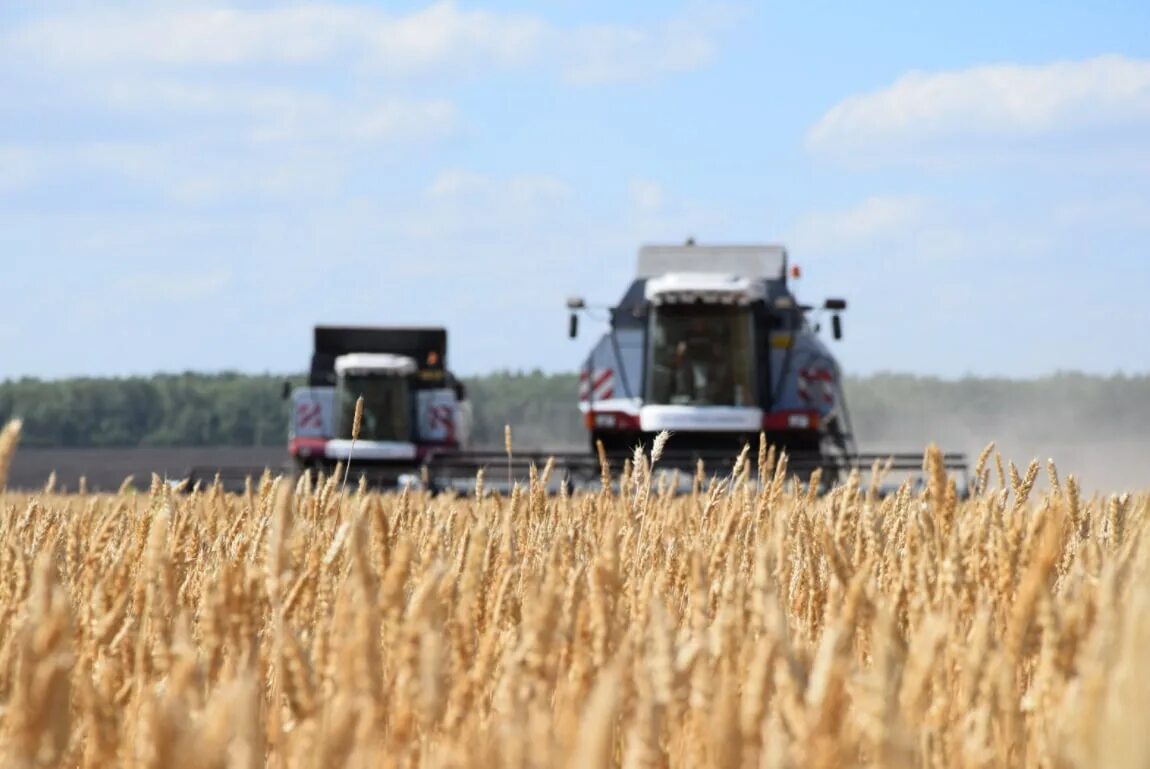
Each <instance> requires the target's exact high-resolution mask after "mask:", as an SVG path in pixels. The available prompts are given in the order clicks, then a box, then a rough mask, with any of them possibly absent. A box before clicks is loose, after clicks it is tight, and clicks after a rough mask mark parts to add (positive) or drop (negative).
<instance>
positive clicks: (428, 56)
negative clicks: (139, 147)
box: [0, 0, 731, 83]
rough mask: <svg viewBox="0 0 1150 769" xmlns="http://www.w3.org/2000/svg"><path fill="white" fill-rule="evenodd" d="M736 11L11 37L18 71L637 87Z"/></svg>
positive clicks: (99, 24) (310, 13)
mask: <svg viewBox="0 0 1150 769" xmlns="http://www.w3.org/2000/svg"><path fill="white" fill-rule="evenodd" d="M730 15H731V14H730V13H729V12H727V11H723V12H716V11H713V10H712V11H709V12H708V13H706V14H698V13H688V14H683V15H682V16H679V17H672V18H670V19H669V20H667V21H664V22H662V23H658V24H655V25H652V26H651V27H641V26H627V25H606V24H604V25H594V26H583V27H572V28H563V27H557V26H555V25H552V24H550V23H548V22H546V21H544V20H543V19H541V18H539V17H537V16H533V15H528V14H522V13H500V12H492V11H480V10H465V9H461V8H459V7H458V5H457V4H456V3H455V2H454V1H453V0H439V2H435V3H432V4H431V5H429V6H427V7H425V8H422V9H420V10H417V11H414V12H411V13H407V14H403V15H399V14H393V13H388V12H386V11H383V10H380V9H378V8H375V7H372V6H367V5H347V4H340V3H337V2H326V3H311V4H306V5H294V6H288V7H279V6H271V7H263V8H252V9H240V8H237V7H228V6H224V5H211V6H207V7H204V6H197V5H188V6H185V5H176V6H170V5H161V6H159V7H152V8H148V9H145V10H142V9H140V8H124V7H121V8H117V9H106V8H101V9H99V10H87V11H81V12H77V13H72V14H69V15H63V14H57V15H52V16H47V17H43V18H39V19H34V20H32V21H29V22H26V23H24V24H22V25H17V26H16V27H15V28H14V29H11V30H10V31H8V32H7V33H6V34H0V50H5V49H6V50H7V51H8V56H9V57H15V58H14V60H13V61H14V63H20V62H23V63H25V64H31V65H32V66H33V67H36V68H40V67H50V68H64V69H76V68H91V67H97V68H110V69H121V68H125V67H127V68H136V67H140V66H147V67H160V68H170V69H191V68H198V69H204V68H209V69H210V68H223V67H230V68H236V67H241V66H252V65H256V66H258V65H281V66H295V67H301V68H302V67H314V66H317V65H323V64H331V65H340V66H346V65H347V64H352V65H354V66H357V67H359V68H361V69H362V70H364V71H366V72H370V73H376V74H380V75H388V76H393V77H411V76H418V75H427V74H437V73H442V72H445V71H448V72H455V73H461V74H473V73H475V72H477V71H490V70H492V69H500V68H511V67H530V68H537V67H539V66H541V65H542V66H544V67H550V68H552V69H557V70H560V71H561V72H562V73H563V74H564V76H565V78H566V79H567V80H569V81H571V82H576V83H603V82H611V81H634V80H641V79H647V78H650V77H654V76H657V75H660V74H664V73H676V72H684V71H689V70H693V69H698V68H699V67H702V66H705V65H706V64H708V63H709V61H710V59H711V58H712V56H713V53H714V49H715V42H714V38H715V37H716V36H717V35H718V34H719V33H720V32H721V31H722V30H723V29H724V28H725V27H726V26H728V23H729V19H730Z"/></svg>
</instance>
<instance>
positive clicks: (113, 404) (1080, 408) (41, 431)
mask: <svg viewBox="0 0 1150 769" xmlns="http://www.w3.org/2000/svg"><path fill="white" fill-rule="evenodd" d="M285 378H286V379H290V380H292V381H294V382H297V383H298V382H300V381H302V376H292V377H284V376H275V375H271V374H263V375H247V374H238V373H222V374H198V373H183V374H162V375H156V376H151V377H129V378H78V379H65V380H52V381H44V380H38V379H31V378H24V379H17V380H8V381H3V382H0V423H2V422H4V421H7V420H8V419H9V418H12V417H20V418H22V419H23V420H24V431H23V438H22V441H21V443H22V445H24V446H30V447H132V446H275V445H281V444H283V443H284V442H285V441H286V438H287V419H288V408H287V405H286V404H285V402H284V401H283V399H282V397H281V395H282V387H283V382H284V380H285ZM464 383H465V385H466V386H467V388H468V391H469V393H470V398H471V401H472V404H473V407H474V413H475V432H474V438H475V442H476V443H477V444H479V445H482V446H488V447H502V445H503V429H504V425H511V427H512V433H513V440H514V443H515V445H516V446H519V447H520V448H523V449H530V448H545V447H546V448H577V447H582V446H584V445H585V443H586V434H585V432H584V430H583V427H582V425H581V420H580V415H579V412H578V411H577V409H576V407H575V397H576V392H577V387H578V380H577V376H576V375H575V374H545V373H542V372H539V371H533V372H518V373H513V372H499V373H494V374H490V375H488V376H482V377H473V378H467V379H464ZM846 389H847V395H848V398H847V401H848V404H849V406H850V409H851V417H852V419H853V422H854V425H855V432H856V435H858V436H859V439H860V442H866V441H882V440H891V441H894V440H910V441H918V440H928V439H930V438H932V437H933V436H936V435H938V436H940V437H945V436H947V435H956V434H960V433H961V434H964V435H965V434H972V435H982V434H988V435H995V434H996V431H998V432H1001V431H1003V430H1006V429H1009V430H1010V431H1011V432H1012V433H1013V434H1022V435H1025V436H1031V437H1034V438H1039V439H1040V438H1043V437H1046V436H1049V435H1053V434H1058V435H1073V434H1075V433H1076V432H1083V433H1085V432H1089V433H1091V434H1093V435H1099V434H1105V435H1107V436H1116V437H1126V438H1139V437H1140V436H1141V437H1145V436H1147V435H1150V375H1139V376H1122V375H1116V376H1109V377H1102V376H1088V375H1083V374H1057V375H1052V376H1048V377H1042V378H1037V379H1029V380H1008V379H988V378H964V379H957V380H941V379H937V378H932V377H918V376H910V375H896V374H880V375H875V376H868V377H851V378H848V379H847V382H846Z"/></svg>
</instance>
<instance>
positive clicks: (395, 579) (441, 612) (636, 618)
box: [0, 439, 1150, 769]
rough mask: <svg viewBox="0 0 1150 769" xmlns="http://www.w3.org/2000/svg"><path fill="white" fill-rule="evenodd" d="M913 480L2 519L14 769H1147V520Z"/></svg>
mask: <svg viewBox="0 0 1150 769" xmlns="http://www.w3.org/2000/svg"><path fill="white" fill-rule="evenodd" d="M0 443H3V439H0ZM4 453H5V450H4V447H3V446H0V455H2V454H4ZM2 460H3V457H2V456H0V463H2ZM656 468H657V465H656ZM928 470H929V472H928V478H929V482H928V483H927V484H926V488H925V489H924V490H923V491H921V492H912V490H911V487H910V486H904V487H903V488H902V490H901V491H900V492H899V493H898V494H895V495H893V496H888V497H885V498H882V499H880V498H877V497H876V496H874V495H873V494H871V493H869V492H866V491H864V490H862V489H861V488H860V485H859V481H858V478H857V477H855V476H852V477H851V478H850V479H849V480H848V481H847V482H846V483H845V484H843V485H841V486H838V487H836V488H834V489H833V490H832V491H830V492H829V493H825V494H821V495H820V494H816V493H814V492H813V491H811V490H810V489H807V488H804V487H803V486H802V485H801V484H798V483H796V482H794V481H787V480H785V478H786V472H785V458H783V457H779V458H778V459H777V460H776V459H775V458H774V457H773V455H772V453H771V452H770V451H763V452H750V453H749V454H745V455H744V457H743V459H742V460H741V462H740V464H739V465H738V466H737V468H736V472H734V473H733V474H731V475H730V476H728V477H726V478H722V479H706V480H703V479H699V480H698V481H697V482H696V483H695V485H694V490H693V491H692V493H690V494H683V495H677V496H676V495H672V494H670V493H669V491H668V489H669V484H667V483H665V482H664V481H662V480H660V479H659V478H658V477H657V476H656V474H655V473H653V472H652V469H651V467H650V458H649V457H641V458H640V459H639V462H638V463H637V465H636V466H634V467H633V468H630V470H629V471H628V473H627V474H625V476H624V477H623V478H621V479H620V478H616V479H613V480H614V481H617V483H615V484H613V486H614V488H604V489H602V490H599V491H592V492H582V493H577V494H573V495H565V494H560V495H558V496H549V495H547V494H546V493H545V491H544V489H545V488H546V482H547V480H548V475H549V473H550V472H551V471H550V470H549V469H548V468H540V469H539V471H538V473H533V474H532V478H531V479H530V480H529V481H527V482H525V483H524V485H523V486H522V487H516V488H515V489H514V491H513V492H512V493H511V494H510V495H500V494H497V493H491V492H485V491H484V490H483V489H482V479H480V482H479V485H480V488H479V489H477V492H476V493H475V494H470V495H467V496H449V495H439V496H436V497H431V496H429V495H426V494H424V493H423V492H418V491H410V490H409V491H405V492H403V493H389V494H378V493H372V492H368V491H366V490H364V489H362V488H359V489H357V488H355V484H354V482H353V483H352V487H351V488H350V489H348V490H346V491H344V490H343V489H342V488H341V484H340V483H339V481H338V480H337V479H336V478H334V477H332V478H326V479H323V478H319V479H313V478H310V477H304V478H301V479H299V480H298V481H292V480H290V479H284V478H272V477H270V476H265V477H264V478H262V479H257V480H256V481H255V482H254V483H253V484H252V485H251V487H250V488H249V490H248V491H247V492H246V493H244V494H238V495H237V494H227V493H225V492H224V491H223V490H222V489H220V488H204V489H198V490H194V491H192V492H191V493H180V492H179V491H178V490H174V489H172V488H171V487H170V486H169V485H167V484H165V483H162V482H161V481H160V480H159V479H155V480H154V481H153V484H152V488H151V491H150V493H136V492H133V491H130V490H128V489H127V488H125V489H124V490H122V491H121V493H119V494H114V495H113V494H108V495H62V494H57V493H55V492H54V491H53V490H52V489H51V488H47V489H44V490H43V491H41V492H40V493H36V494H23V493H20V494H18V493H13V492H9V493H5V494H2V495H0V512H2V516H0V614H2V615H3V620H2V621H0V703H2V706H0V707H2V710H0V753H2V757H0V761H2V764H0V765H2V766H4V767H18V768H23V767H56V766H61V767H74V766H75V767H115V766H120V767H157V768H159V767H173V768H177V769H193V768H194V769H208V768H209V767H263V766H268V767H292V768H296V767H298V768H300V769H303V768H305V767H316V768H319V767H336V766H348V767H442V768H446V767H461V768H462V767H540V768H542V767H608V766H624V767H832V766H834V767H837V766H843V767H850V766H883V767H944V766H945V767H1002V766H1019V767H1144V766H1147V765H1150V740H1148V739H1147V738H1146V736H1145V728H1144V727H1143V726H1142V724H1141V723H1140V721H1141V717H1142V715H1143V714H1145V713H1146V712H1148V710H1150V686H1147V684H1146V682H1147V681H1150V678H1147V674H1148V671H1147V662H1148V661H1150V582H1148V576H1150V574H1148V573H1147V565H1148V558H1147V546H1146V537H1145V536H1144V534H1143V531H1144V528H1145V524H1146V521H1147V516H1148V514H1150V497H1148V496H1146V495H1140V496H1135V495H1126V496H1118V495H1113V496H1100V495H1099V496H1093V497H1091V498H1083V497H1082V495H1081V494H1080V493H1079V490H1078V488H1077V485H1076V484H1075V482H1074V481H1073V479H1072V478H1071V477H1066V478H1059V477H1058V472H1057V470H1056V469H1055V468H1054V467H1053V465H1050V466H1048V467H1046V468H1041V467H1040V465H1039V464H1038V463H1033V464H1031V465H1030V467H1029V468H1028V469H1025V470H1021V471H1020V470H1016V469H1015V468H1014V467H1013V465H1009V464H1007V465H1006V466H1005V467H1004V465H1003V463H1002V462H1001V461H998V462H996V457H995V455H993V454H992V453H991V452H989V451H988V452H986V453H985V454H984V455H983V457H982V458H981V460H980V462H979V467H978V469H977V472H976V474H975V486H976V488H975V490H974V493H973V494H972V495H971V497H970V498H968V499H959V497H958V495H957V494H956V490H955V488H954V486H953V484H951V483H948V481H947V479H946V477H945V475H944V474H943V471H942V469H941V466H940V465H939V461H938V455H937V452H936V451H933V452H932V453H930V455H929V459H928ZM492 472H493V473H495V472H497V470H496V469H493V470H492ZM1040 472H1041V473H1042V475H1043V476H1044V477H1043V479H1042V486H1043V489H1042V491H1041V492H1039V491H1038V487H1037V485H1036V482H1037V481H1038V480H1039V479H1038V476H1039V474H1040ZM0 482H2V480H0Z"/></svg>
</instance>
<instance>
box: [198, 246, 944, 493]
mask: <svg viewBox="0 0 1150 769" xmlns="http://www.w3.org/2000/svg"><path fill="white" fill-rule="evenodd" d="M797 276H798V271H797V268H790V267H789V266H788V263H787V253H786V251H785V249H783V248H782V247H780V246H696V245H695V244H694V243H693V242H691V241H688V243H687V244H686V245H682V246H646V247H644V248H642V249H641V250H640V252H639V259H638V269H637V271H636V275H635V279H634V280H633V281H632V283H631V285H630V286H629V287H628V289H627V291H626V292H625V293H624V294H623V298H622V299H621V300H620V301H619V303H618V304H617V305H615V306H613V307H609V308H607V307H600V308H596V307H594V306H591V305H588V304H587V303H586V302H585V301H584V300H582V299H572V300H569V301H568V307H569V309H570V310H571V318H570V329H569V333H570V336H571V337H572V338H575V337H576V336H577V335H578V327H579V320H580V315H582V314H587V313H589V312H593V311H594V310H596V309H599V310H606V311H607V312H608V314H609V320H610V327H609V329H608V330H607V331H606V333H604V334H603V336H602V337H601V338H600V339H599V341H598V342H597V343H596V344H595V346H594V347H593V348H592V350H591V354H590V356H589V357H588V358H587V359H586V361H585V363H584V364H583V366H582V369H581V372H580V388H579V394H578V398H579V400H578V408H579V410H580V411H581V412H582V414H583V419H584V422H585V424H586V426H587V430H588V449H587V450H586V451H580V452H568V451H540V452H530V453H523V452H518V451H513V452H512V454H511V456H510V457H509V456H508V455H507V454H506V453H504V452H503V451H477V450H474V449H471V448H470V447H469V445H468V436H469V433H470V428H471V410H470V405H469V404H468V401H467V398H466V393H465V392H464V389H463V387H462V385H461V384H460V383H459V382H458V381H457V380H456V379H455V378H454V377H453V376H452V375H451V373H450V372H449V371H448V369H447V368H446V357H447V334H446V331H445V330H444V329H440V328H418V329H410V328H409V329H401V328H346V327H324V326H321V327H317V328H316V329H315V347H314V351H313V354H312V365H311V370H310V373H309V377H308V382H307V386H306V387H299V388H295V389H294V390H292V389H290V388H289V389H285V397H287V398H289V399H290V401H291V415H292V416H291V430H290V439H289V447H288V448H289V454H290V456H291V460H292V467H293V468H294V469H295V470H296V471H301V470H305V469H311V470H314V471H320V472H324V473H325V474H328V475H330V473H331V472H332V471H333V470H334V469H335V468H336V467H337V465H339V464H346V462H347V460H348V459H349V457H350V459H351V471H350V473H351V478H352V479H353V480H357V479H358V478H359V477H360V476H366V477H367V479H368V481H369V482H371V483H372V484H375V485H382V486H395V485H400V484H404V483H422V484H426V485H428V486H430V487H431V488H433V489H447V488H455V489H458V490H466V489H469V488H471V487H472V486H473V485H474V481H475V476H476V473H477V472H478V471H479V470H480V469H485V470H486V478H487V480H486V483H487V485H488V486H489V487H497V486H503V485H505V484H506V483H509V482H515V481H522V480H524V479H525V478H526V475H527V473H528V472H529V469H530V467H531V466H532V465H534V466H536V467H537V468H542V467H543V466H544V465H545V464H546V462H547V461H548V459H553V460H554V462H555V472H554V474H553V478H555V479H556V482H563V483H568V484H571V485H591V484H594V483H596V482H597V480H598V478H599V475H600V461H599V457H598V446H600V445H602V446H603V449H604V452H605V454H606V457H607V460H608V462H609V463H610V464H611V465H612V466H613V469H614V470H615V471H616V472H618V470H619V469H621V467H622V465H623V462H624V461H625V460H626V459H628V458H630V457H631V456H632V455H633V452H634V449H635V447H636V446H637V445H643V446H646V447H648V448H649V447H650V446H651V445H652V443H653V441H654V438H655V436H656V435H658V434H659V433H660V432H661V431H663V430H668V431H670V432H671V434H672V436H671V438H670V441H669V442H668V444H667V447H666V450H665V452H664V454H663V457H662V459H661V460H660V467H662V468H664V469H668V470H679V471H681V472H682V475H681V478H684V479H686V478H690V477H691V476H693V475H694V474H695V472H696V468H697V466H698V462H699V461H700V460H702V461H703V463H704V466H705V468H706V469H707V470H708V472H709V473H725V472H728V471H729V470H730V469H731V467H732V465H733V464H734V462H735V460H736V458H737V457H738V455H739V453H740V452H741V451H742V450H743V448H744V447H745V446H748V445H749V446H750V447H751V449H752V451H756V450H757V448H758V445H759V436H760V433H762V434H765V436H766V439H767V441H768V442H769V443H770V444H772V445H774V446H775V447H776V448H777V449H780V450H783V451H786V452H787V455H788V468H789V472H791V473H793V474H794V475H796V476H798V477H799V478H802V479H809V478H810V477H811V475H812V473H814V471H815V470H816V469H818V470H820V472H821V478H822V482H823V484H824V485H830V484H833V483H835V482H837V481H841V480H843V479H844V478H845V477H846V475H847V474H848V473H849V472H850V471H851V470H856V469H857V470H859V471H860V473H864V474H865V473H869V472H870V471H871V470H872V469H873V468H875V467H876V466H881V467H884V468H885V469H886V472H888V473H889V474H890V475H889V476H886V477H888V478H889V479H890V480H892V481H893V480H896V479H898V478H899V476H900V475H901V476H905V475H906V474H908V473H909V474H914V475H916V476H918V477H919V479H920V480H921V474H922V470H923V460H924V458H923V455H922V454H921V453H895V454H891V453H860V452H859V451H858V450H857V448H856V446H855V441H854V436H853V432H852V428H851V422H850V415H849V412H848V410H847V404H846V398H845V396H844V393H843V388H842V375H841V372H840V370H839V366H838V363H837V362H836V360H835V358H834V356H833V355H832V354H831V352H830V350H829V349H828V347H827V345H826V343H825V342H824V341H823V339H822V338H821V326H822V323H821V320H822V319H823V318H822V317H821V316H826V315H829V325H830V335H831V336H832V337H833V338H834V339H836V340H838V339H841V338H842V321H841V317H840V313H841V312H842V311H844V310H845V309H846V301H845V300H842V299H827V300H826V301H825V302H824V303H823V305H822V306H820V307H813V306H809V305H803V304H800V303H799V302H798V300H797V299H796V298H795V296H794V294H793V293H792V291H791V288H790V286H789V285H788V278H789V277H797ZM360 396H362V397H363V398H364V404H365V406H364V418H363V426H362V429H361V432H360V435H359V439H358V440H356V441H355V443H354V446H353V444H352V440H351V434H352V418H353V414H354V409H355V402H356V399H357V398H358V397H360ZM943 463H944V467H945V469H946V470H947V471H948V473H950V474H951V475H952V476H956V477H955V480H956V484H957V486H958V488H959V490H960V491H963V492H964V491H965V489H966V486H967V477H966V475H967V463H966V459H965V457H964V455H962V454H955V453H949V454H944V455H943ZM260 471H262V468H260V469H257V468H195V469H193V471H192V477H193V478H195V479H202V480H210V479H211V478H212V477H213V476H214V475H218V476H219V477H220V478H221V480H224V481H230V482H231V483H233V484H235V483H242V482H243V480H244V479H245V478H246V477H248V476H251V475H253V474H257V475H258V473H259V472H260Z"/></svg>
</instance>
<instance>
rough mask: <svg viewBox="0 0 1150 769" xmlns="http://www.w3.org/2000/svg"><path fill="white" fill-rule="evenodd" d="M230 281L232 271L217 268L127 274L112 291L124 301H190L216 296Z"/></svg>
mask: <svg viewBox="0 0 1150 769" xmlns="http://www.w3.org/2000/svg"><path fill="white" fill-rule="evenodd" d="M231 282H232V271H231V270H230V269H228V268H226V267H220V268H211V269H206V270H182V271H173V272H140V273H135V274H130V275H126V276H124V277H123V278H120V279H119V280H117V281H115V282H114V283H113V285H112V286H111V289H112V290H113V292H114V293H115V295H116V296H118V297H119V298H120V299H122V300H123V301H127V302H141V301H142V302H148V303H153V304H154V303H167V302H190V301H199V300H203V299H207V298H209V297H214V296H218V295H220V294H222V293H223V292H224V291H225V290H226V289H227V288H228V287H229V285H230V284H231ZM105 298H106V297H105Z"/></svg>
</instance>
